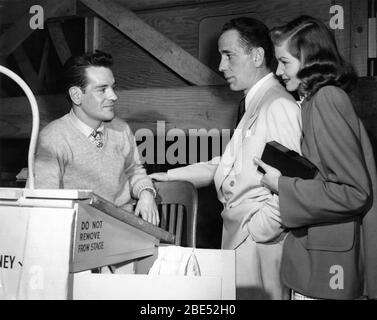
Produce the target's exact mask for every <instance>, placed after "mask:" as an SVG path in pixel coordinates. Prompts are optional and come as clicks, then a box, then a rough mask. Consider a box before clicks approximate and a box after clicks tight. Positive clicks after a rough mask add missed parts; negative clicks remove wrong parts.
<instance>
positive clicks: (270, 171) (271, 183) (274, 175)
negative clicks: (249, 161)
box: [253, 157, 281, 194]
mask: <svg viewBox="0 0 377 320" xmlns="http://www.w3.org/2000/svg"><path fill="white" fill-rule="evenodd" d="M253 160H254V163H255V164H256V165H258V166H261V167H262V169H263V170H264V171H266V173H265V174H264V176H263V178H262V179H261V183H262V185H263V186H265V187H267V188H268V189H270V190H271V191H272V192H274V193H276V194H279V178H280V177H281V172H280V171H279V170H278V169H275V168H274V167H271V166H269V165H268V164H266V163H264V162H263V161H262V160H261V159H259V158H257V157H254V159H253Z"/></svg>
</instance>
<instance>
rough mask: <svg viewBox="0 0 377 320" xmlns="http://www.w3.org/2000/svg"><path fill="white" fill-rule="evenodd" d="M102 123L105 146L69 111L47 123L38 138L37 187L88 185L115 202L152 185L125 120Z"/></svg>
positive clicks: (126, 199)
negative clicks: (78, 124) (85, 131)
mask: <svg viewBox="0 0 377 320" xmlns="http://www.w3.org/2000/svg"><path fill="white" fill-rule="evenodd" d="M104 126H105V129H104V137H103V140H104V146H103V148H102V149H99V148H97V147H96V145H95V144H93V143H91V142H90V140H89V139H88V138H87V137H85V135H84V134H83V133H82V132H80V131H79V129H78V128H77V127H76V126H75V125H74V123H73V121H72V118H71V117H70V115H69V114H66V115H65V116H63V117H62V118H59V119H57V120H55V121H53V122H51V123H50V124H48V125H47V126H46V127H45V128H44V129H43V130H42V131H41V132H40V135H39V139H38V149H37V154H36V161H35V186H36V188H46V189H91V190H93V192H94V193H96V194H98V195H99V196H101V197H103V198H105V199H106V200H108V201H111V202H112V203H114V204H116V205H117V206H123V205H124V204H126V203H127V202H128V201H129V200H130V199H131V195H132V196H133V197H134V198H138V195H139V193H140V191H141V190H143V189H145V188H153V184H152V181H151V180H150V178H149V177H148V176H147V175H146V171H145V169H144V168H143V166H142V165H141V163H140V159H139V153H138V150H137V146H136V142H135V138H134V135H133V134H132V132H131V130H130V128H129V126H128V125H127V123H125V122H124V121H122V120H120V119H117V118H115V119H113V120H112V121H111V122H105V123H104Z"/></svg>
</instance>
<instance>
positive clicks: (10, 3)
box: [0, 0, 77, 24]
mask: <svg viewBox="0 0 377 320" xmlns="http://www.w3.org/2000/svg"><path fill="white" fill-rule="evenodd" d="M61 2H62V7H59V8H57V11H55V12H54V13H53V14H51V15H50V16H49V18H60V17H67V16H74V15H75V14H76V13H77V10H76V0H62V1H61ZM33 5H41V6H42V7H43V5H44V3H43V2H42V1H41V0H19V1H15V0H0V17H1V19H0V24H9V23H13V22H14V21H19V20H20V19H21V18H22V17H23V16H25V15H28V16H29V19H30V17H31V15H30V13H29V10H30V7H31V6H33ZM43 8H44V7H43Z"/></svg>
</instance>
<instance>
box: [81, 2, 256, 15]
mask: <svg viewBox="0 0 377 320" xmlns="http://www.w3.org/2000/svg"><path fill="white" fill-rule="evenodd" d="M116 2H118V3H119V4H121V5H123V6H125V7H127V8H128V9H130V10H132V11H146V10H154V9H157V10H158V9H166V8H173V7H176V8H178V7H183V6H184V7H186V8H187V7H189V6H195V5H197V6H199V5H206V4H210V3H216V2H221V0H140V1H139V0H116ZM223 2H226V1H224V0H223ZM237 2H250V0H238V1H237ZM93 14H94V13H93V11H92V10H89V9H88V7H86V6H85V5H83V4H82V3H81V2H80V1H78V2H77V15H78V16H88V17H89V16H93Z"/></svg>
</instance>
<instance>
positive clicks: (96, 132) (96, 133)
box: [92, 130, 102, 139]
mask: <svg viewBox="0 0 377 320" xmlns="http://www.w3.org/2000/svg"><path fill="white" fill-rule="evenodd" d="M92 136H93V137H94V139H98V138H102V131H97V130H93V132H92Z"/></svg>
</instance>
